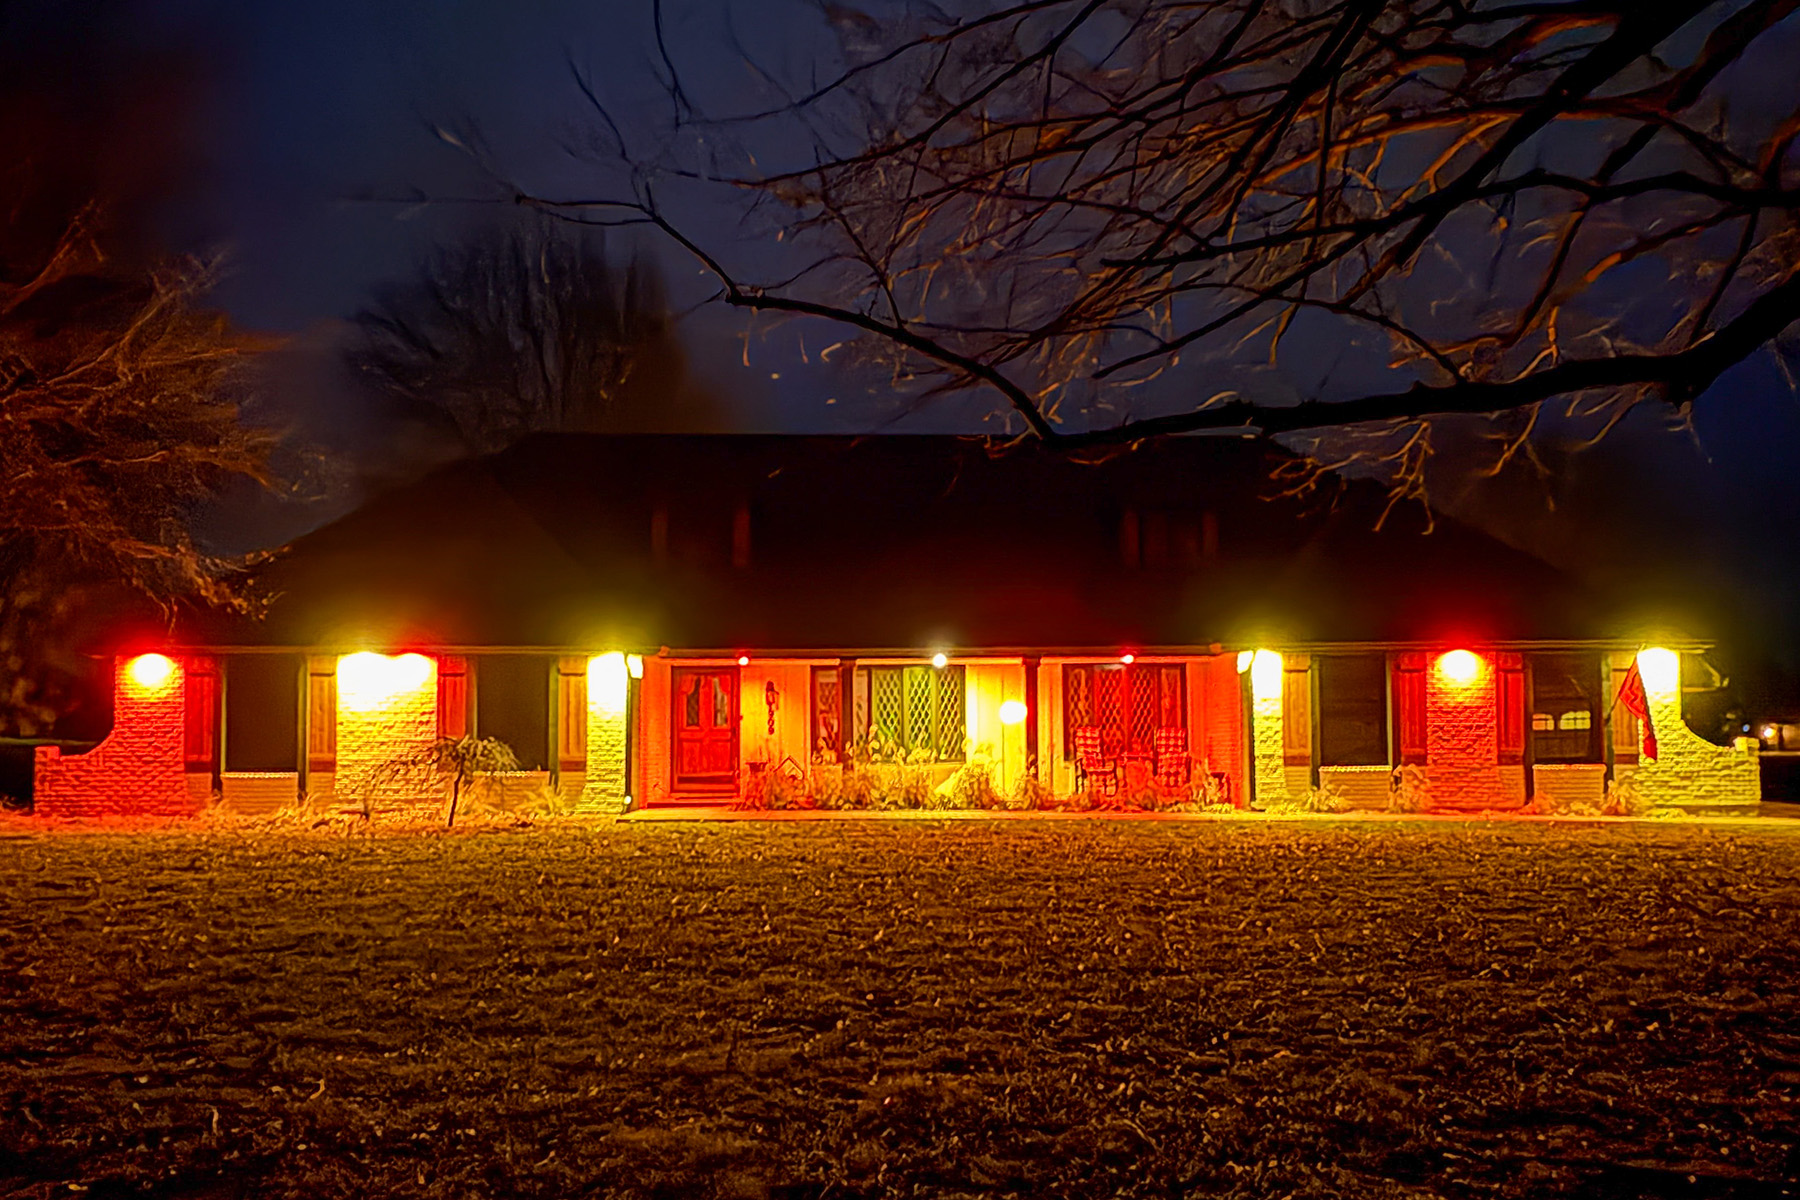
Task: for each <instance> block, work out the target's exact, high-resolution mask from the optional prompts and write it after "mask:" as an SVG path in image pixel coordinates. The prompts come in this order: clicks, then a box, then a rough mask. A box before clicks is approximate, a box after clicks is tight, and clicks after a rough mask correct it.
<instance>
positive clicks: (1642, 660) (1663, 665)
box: [1637, 646, 1681, 696]
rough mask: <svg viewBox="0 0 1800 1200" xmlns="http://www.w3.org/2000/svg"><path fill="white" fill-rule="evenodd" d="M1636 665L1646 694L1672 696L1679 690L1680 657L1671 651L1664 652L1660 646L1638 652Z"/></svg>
mask: <svg viewBox="0 0 1800 1200" xmlns="http://www.w3.org/2000/svg"><path fill="white" fill-rule="evenodd" d="M1637 665H1638V675H1639V676H1640V677H1641V678H1642V679H1643V681H1644V690H1645V691H1646V692H1654V693H1657V694H1659V695H1663V696H1672V695H1674V694H1675V693H1676V691H1678V690H1679V689H1680V687H1681V656H1680V655H1678V654H1676V653H1675V652H1674V651H1673V650H1664V649H1663V648H1662V647H1660V646H1652V647H1651V648H1650V649H1648V650H1640V651H1639V652H1638V656H1637Z"/></svg>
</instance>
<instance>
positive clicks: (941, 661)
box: [931, 650, 950, 671]
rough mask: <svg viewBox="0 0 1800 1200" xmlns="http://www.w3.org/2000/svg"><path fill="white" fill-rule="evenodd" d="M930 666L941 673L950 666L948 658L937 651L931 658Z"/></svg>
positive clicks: (940, 651)
mask: <svg viewBox="0 0 1800 1200" xmlns="http://www.w3.org/2000/svg"><path fill="white" fill-rule="evenodd" d="M931 665H932V666H934V667H936V668H937V669H938V670H940V671H941V670H943V669H944V668H945V667H947V666H949V665H950V656H949V655H948V654H945V653H944V652H943V651H942V650H939V651H938V652H937V653H936V654H934V655H932V656H931Z"/></svg>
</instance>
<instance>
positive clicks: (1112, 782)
mask: <svg viewBox="0 0 1800 1200" xmlns="http://www.w3.org/2000/svg"><path fill="white" fill-rule="evenodd" d="M1075 769H1076V770H1077V771H1079V772H1080V774H1081V778H1080V779H1079V780H1077V786H1078V787H1079V788H1080V790H1081V791H1084V792H1087V791H1092V792H1095V793H1097V794H1099V795H1102V796H1106V797H1108V798H1111V797H1113V796H1117V795H1118V794H1119V760H1118V759H1116V758H1109V757H1107V756H1106V754H1105V752H1104V751H1102V750H1101V748H1100V730H1099V729H1098V728H1097V727H1096V726H1093V725H1078V726H1076V728H1075Z"/></svg>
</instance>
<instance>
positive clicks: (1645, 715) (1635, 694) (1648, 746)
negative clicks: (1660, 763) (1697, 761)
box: [1618, 659, 1656, 762]
mask: <svg viewBox="0 0 1800 1200" xmlns="http://www.w3.org/2000/svg"><path fill="white" fill-rule="evenodd" d="M1618 703H1620V704H1623V705H1624V706H1625V711H1627V712H1629V713H1630V714H1631V715H1632V716H1634V717H1636V718H1637V719H1638V721H1639V722H1640V723H1642V725H1643V727H1644V757H1645V758H1647V759H1649V760H1650V761H1651V762H1655V761H1656V727H1655V726H1654V725H1652V724H1651V723H1650V697H1649V696H1647V695H1645V694H1644V677H1643V676H1642V675H1640V674H1638V666H1637V660H1635V659H1633V660H1632V663H1631V670H1629V671H1627V672H1625V682H1623V683H1621V684H1620V685H1619V698H1618Z"/></svg>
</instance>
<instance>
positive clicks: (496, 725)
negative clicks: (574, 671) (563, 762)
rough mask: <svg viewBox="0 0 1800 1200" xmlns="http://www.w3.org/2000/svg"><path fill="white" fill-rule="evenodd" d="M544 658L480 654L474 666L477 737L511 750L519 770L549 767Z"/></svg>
mask: <svg viewBox="0 0 1800 1200" xmlns="http://www.w3.org/2000/svg"><path fill="white" fill-rule="evenodd" d="M552 665H553V664H552V663H551V661H550V660H549V659H548V658H540V657H538V656H536V655H529V654H484V655H482V656H481V657H480V658H477V659H476V660H475V661H474V667H475V734H476V736H478V737H484V738H498V739H499V740H501V741H503V742H505V743H506V744H507V745H508V746H510V747H512V752H513V754H514V755H515V756H516V757H517V758H518V760H519V769H520V770H521V771H542V770H545V769H546V768H548V767H549V765H550V679H551V675H550V668H551V666H552Z"/></svg>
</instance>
